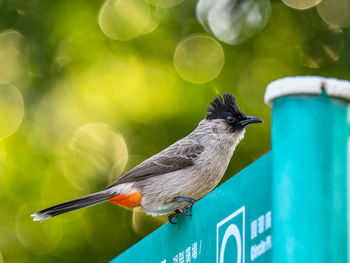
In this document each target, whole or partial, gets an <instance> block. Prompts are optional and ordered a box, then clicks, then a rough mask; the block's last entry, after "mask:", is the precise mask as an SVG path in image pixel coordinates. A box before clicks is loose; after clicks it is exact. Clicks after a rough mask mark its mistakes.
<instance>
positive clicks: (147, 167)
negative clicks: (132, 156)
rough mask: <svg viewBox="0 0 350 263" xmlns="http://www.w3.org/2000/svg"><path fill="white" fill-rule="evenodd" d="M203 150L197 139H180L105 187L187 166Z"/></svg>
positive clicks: (191, 163) (190, 164)
mask: <svg viewBox="0 0 350 263" xmlns="http://www.w3.org/2000/svg"><path fill="white" fill-rule="evenodd" d="M203 150H204V147H203V146H202V145H200V144H199V143H198V142H197V141H194V140H190V139H182V140H180V141H178V142H176V143H174V144H173V145H171V146H169V147H168V148H166V149H164V150H163V151H161V152H160V153H158V154H156V155H154V156H152V157H151V158H149V159H147V160H145V161H143V162H142V163H140V164H139V165H138V166H136V167H134V168H133V169H131V170H130V171H129V172H127V173H126V174H125V175H123V176H122V177H120V178H119V179H118V180H117V181H115V182H114V183H113V184H111V185H110V186H108V187H107V188H106V189H108V188H111V187H113V186H115V185H118V184H122V183H128V182H136V181H140V180H143V179H145V178H148V177H152V176H156V175H160V174H165V173H169V172H173V171H177V170H180V169H184V168H188V167H190V166H192V165H193V164H194V163H193V162H194V160H195V159H196V158H197V157H198V155H199V154H201V153H202V152H203Z"/></svg>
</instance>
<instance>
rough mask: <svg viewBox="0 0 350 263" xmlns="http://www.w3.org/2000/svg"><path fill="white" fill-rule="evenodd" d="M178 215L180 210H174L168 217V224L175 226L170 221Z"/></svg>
mask: <svg viewBox="0 0 350 263" xmlns="http://www.w3.org/2000/svg"><path fill="white" fill-rule="evenodd" d="M179 214H181V210H180V209H176V210H175V211H174V213H172V214H170V215H168V221H169V223H171V224H174V225H175V224H176V223H175V222H173V221H171V220H173V219H174V218H175V217H177V216H178V215H179Z"/></svg>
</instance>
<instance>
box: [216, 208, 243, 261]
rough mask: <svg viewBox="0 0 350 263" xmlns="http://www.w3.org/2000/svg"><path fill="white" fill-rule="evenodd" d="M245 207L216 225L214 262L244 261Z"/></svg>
mask: <svg viewBox="0 0 350 263" xmlns="http://www.w3.org/2000/svg"><path fill="white" fill-rule="evenodd" d="M244 234H245V207H244V206H242V207H241V208H240V209H238V210H237V211H235V212H234V213H232V214H231V215H229V216H228V217H226V218H225V219H223V220H222V221H220V222H219V223H218V224H217V225H216V262H217V263H225V262H226V263H244V261H245V260H244V250H245V248H244V244H245V235H244Z"/></svg>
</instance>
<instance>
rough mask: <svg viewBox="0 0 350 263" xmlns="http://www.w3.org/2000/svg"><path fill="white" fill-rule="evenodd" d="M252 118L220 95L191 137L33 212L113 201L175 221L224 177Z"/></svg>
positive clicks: (42, 216)
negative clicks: (101, 185)
mask: <svg viewBox="0 0 350 263" xmlns="http://www.w3.org/2000/svg"><path fill="white" fill-rule="evenodd" d="M261 122H263V121H262V120H261V119H259V118H257V117H252V116H247V115H246V114H245V113H244V112H243V111H242V110H240V108H239V107H238V105H237V102H236V100H235V97H234V96H233V95H232V94H229V93H224V94H223V95H222V97H221V96H217V97H216V98H214V100H213V101H212V102H211V104H210V106H209V107H208V108H207V113H206V116H205V118H204V119H203V120H201V121H200V122H199V123H198V126H197V127H196V128H195V129H194V130H193V131H192V132H191V133H190V134H189V135H187V136H186V137H184V138H182V139H180V140H178V141H177V142H175V143H173V144H172V145H170V146H169V147H167V148H166V149H164V150H162V151H160V152H159V153H157V154H155V155H153V156H151V157H150V158H148V159H146V160H145V161H143V162H141V163H140V164H139V165H137V166H135V167H134V168H133V169H131V170H130V171H128V172H126V173H125V174H124V175H123V176H121V177H120V178H119V179H117V180H116V181H115V182H114V183H112V184H111V185H109V186H108V187H106V188H105V189H103V190H101V191H99V192H96V193H93V194H89V195H86V196H83V197H80V198H77V199H74V200H71V201H68V202H64V203H62V204H58V205H55V206H52V207H49V208H46V209H44V210H41V211H39V212H36V213H34V214H32V215H31V216H32V217H34V218H33V220H34V221H44V220H47V219H49V218H51V217H54V216H57V215H60V214H64V213H67V212H71V211H74V210H77V209H80V208H84V207H88V206H93V205H96V204H100V203H103V202H107V201H109V202H110V203H112V204H116V205H119V206H123V207H128V208H140V209H141V210H143V211H144V212H146V213H147V214H150V215H153V216H157V215H165V214H168V220H169V222H170V223H172V224H175V222H174V221H173V219H174V218H175V217H177V216H178V215H179V214H181V213H183V214H184V215H186V216H191V214H190V213H189V209H190V208H191V207H192V206H193V204H194V203H195V202H196V201H197V200H199V199H201V198H202V197H204V196H205V195H207V194H208V193H209V192H211V191H212V190H213V189H214V188H215V187H216V186H217V185H218V184H219V182H220V180H221V179H222V177H223V176H224V174H225V172H226V169H227V167H228V165H229V162H230V160H231V157H232V155H233V153H234V150H235V149H236V146H237V145H238V144H239V143H240V142H241V141H242V139H243V138H244V134H245V131H246V127H247V126H248V125H249V124H252V123H261Z"/></svg>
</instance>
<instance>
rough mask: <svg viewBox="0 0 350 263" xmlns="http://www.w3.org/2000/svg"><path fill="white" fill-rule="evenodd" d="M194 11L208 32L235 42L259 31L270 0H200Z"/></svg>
mask: <svg viewBox="0 0 350 263" xmlns="http://www.w3.org/2000/svg"><path fill="white" fill-rule="evenodd" d="M196 15H197V18H198V20H199V22H200V23H201V25H202V26H203V27H204V28H205V29H206V31H207V32H209V33H212V34H213V35H214V36H215V37H216V38H217V39H219V40H220V41H222V42H225V43H227V44H230V45H238V44H241V43H243V42H244V41H246V40H248V39H249V38H251V37H252V36H254V35H255V34H257V33H258V32H260V31H261V30H262V29H263V28H264V27H265V25H266V23H267V22H268V20H269V18H270V15H271V4H270V1H269V0H259V1H255V0H245V1H231V0H221V1H215V0H200V1H199V2H198V4H197V8H196Z"/></svg>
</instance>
